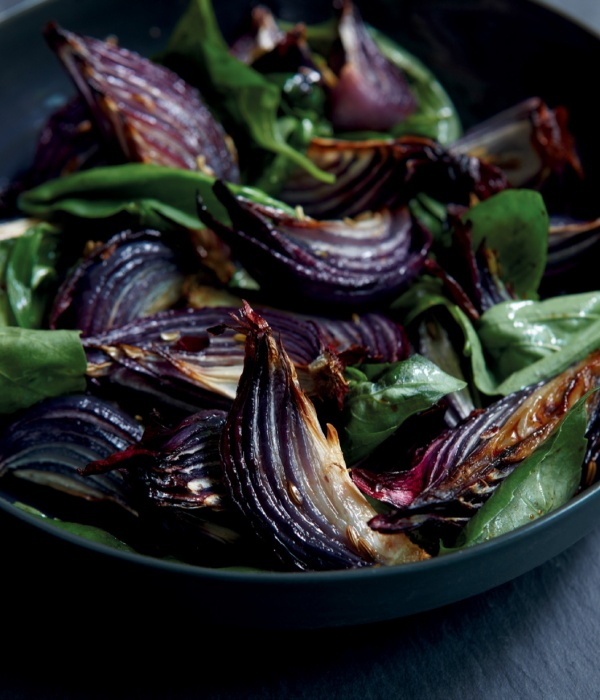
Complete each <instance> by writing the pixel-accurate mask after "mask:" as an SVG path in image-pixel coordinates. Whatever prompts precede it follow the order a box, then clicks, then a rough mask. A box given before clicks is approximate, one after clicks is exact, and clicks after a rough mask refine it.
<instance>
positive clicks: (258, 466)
mask: <svg viewBox="0 0 600 700" xmlns="http://www.w3.org/2000/svg"><path fill="white" fill-rule="evenodd" d="M238 329H239V331H240V332H243V333H245V334H246V336H247V341H246V359H245V363H244V372H243V374H242V377H241V379H240V385H239V390H238V394H237V396H236V400H235V402H234V405H233V408H232V410H231V412H230V413H229V416H228V418H227V423H226V426H225V430H224V433H223V439H222V443H221V454H222V457H223V461H224V466H225V478H226V481H227V483H228V484H229V487H230V492H231V496H232V498H233V500H234V502H235V503H236V504H237V506H238V507H239V509H240V510H241V511H242V513H243V514H244V516H245V517H246V518H247V519H248V520H249V522H250V524H251V525H252V527H253V528H254V529H255V531H256V532H257V534H259V536H260V537H261V538H263V539H264V540H266V541H267V542H268V543H269V544H270V545H271V546H272V547H273V549H274V550H275V551H276V553H277V554H278V556H279V557H280V558H281V559H282V561H284V562H286V563H287V564H288V565H290V566H294V567H295V568H298V569H313V570H319V569H337V568H346V567H352V566H355V567H356V566H368V565H371V564H374V563H380V564H393V563H400V562H404V561H415V560H419V559H422V558H425V556H426V555H425V554H424V553H423V552H422V551H421V550H420V548H419V547H417V546H416V545H414V544H412V543H411V542H410V540H408V538H406V537H405V536H404V535H400V536H391V537H389V536H384V537H382V536H381V535H378V534H377V533H375V532H373V531H372V530H370V528H369V527H367V526H366V523H367V521H368V520H369V518H371V517H373V515H374V514H375V511H374V510H373V508H372V506H371V505H370V504H369V503H368V501H367V500H366V499H365V497H364V496H363V495H362V494H361V493H360V491H359V490H358V489H357V488H356V487H355V486H354V484H353V483H352V481H351V479H350V477H349V474H348V471H347V469H346V466H345V463H344V458H343V455H342V452H341V449H340V446H339V441H338V438H337V433H336V431H335V429H334V428H333V427H332V426H328V427H327V434H326V435H325V434H323V432H322V430H321V427H320V425H319V421H318V418H317V415H316V412H315V409H314V406H313V404H312V403H311V402H310V401H309V400H308V398H307V397H306V395H305V394H304V393H303V391H302V390H301V389H300V386H299V384H298V381H297V378H296V373H295V370H294V367H293V365H292V364H291V362H290V360H289V358H288V356H287V354H286V353H285V350H284V349H283V348H282V346H281V344H280V343H279V342H278V341H277V340H276V338H275V337H274V335H273V333H272V331H271V329H270V328H269V326H268V324H267V323H266V321H265V320H264V319H263V318H261V317H260V316H259V315H258V314H256V313H255V312H254V311H253V310H252V309H251V308H250V307H249V306H247V305H246V306H245V308H244V309H243V310H242V311H241V312H240V315H239V319H238Z"/></svg>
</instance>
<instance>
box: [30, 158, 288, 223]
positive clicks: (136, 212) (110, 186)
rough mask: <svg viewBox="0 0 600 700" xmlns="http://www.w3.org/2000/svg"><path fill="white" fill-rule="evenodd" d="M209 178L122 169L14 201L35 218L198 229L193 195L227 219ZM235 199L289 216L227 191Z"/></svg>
mask: <svg viewBox="0 0 600 700" xmlns="http://www.w3.org/2000/svg"><path fill="white" fill-rule="evenodd" d="M214 182H215V179H214V178H213V177H210V176H208V175H205V174H204V173H201V172H198V171H191V170H182V169H179V168H168V167H164V166H160V165H150V164H147V163H127V164H125V165H112V166H107V167H102V168H92V169H90V170H85V171H82V172H79V173H74V174H72V175H67V176H66V177H61V178H57V179H56V180H50V181H49V182H45V183H43V184H42V185H39V186H38V187H36V188H34V189H32V190H29V191H28V192H25V193H24V194H22V195H21V197H20V198H19V206H20V207H21V209H22V210H23V211H24V212H26V213H28V214H30V215H32V216H36V217H38V218H43V219H52V218H55V217H56V216H57V215H59V214H69V215H71V216H75V217H81V218H85V219H102V218H107V217H112V216H117V215H118V214H129V215H130V216H132V217H133V218H134V219H135V220H136V221H137V222H138V223H139V225H141V226H146V227H151V228H157V229H159V230H164V229H165V227H168V226H169V222H174V223H176V224H179V225H180V226H186V227H188V228H193V229H199V228H204V225H203V224H202V223H201V222H200V220H199V219H198V216H197V210H196V195H197V194H199V195H200V196H201V197H202V199H203V201H204V203H205V204H206V206H207V207H208V208H209V209H210V211H211V212H212V213H213V214H214V215H215V216H216V217H217V218H218V219H220V220H221V221H228V220H229V217H228V215H227V212H226V210H225V208H224V207H223V205H222V204H221V203H220V202H219V201H218V200H217V198H216V197H215V196H214V194H213V191H212V186H213V184H214ZM230 187H231V189H232V190H233V191H234V192H235V193H236V194H240V195H243V196H244V197H248V198H249V199H252V200H254V201H257V202H262V203H263V204H270V205H272V206H275V207H278V208H280V209H284V210H285V211H289V212H290V213H292V210H291V209H290V208H289V207H288V206H287V205H285V204H283V203H282V202H279V201H277V200H274V199H272V198H271V197H269V196H268V195H266V194H265V193H264V192H261V191H260V190H256V189H253V188H250V187H243V186H241V185H230Z"/></svg>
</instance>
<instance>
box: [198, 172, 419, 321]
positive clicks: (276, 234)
mask: <svg viewBox="0 0 600 700" xmlns="http://www.w3.org/2000/svg"><path fill="white" fill-rule="evenodd" d="M214 190H215V194H216V195H217V197H218V198H219V199H220V200H221V202H222V203H223V205H224V206H225V207H226V208H227V211H228V213H229V215H230V218H231V220H232V227H229V226H225V225H224V224H222V223H221V222H219V221H218V220H217V219H215V218H214V217H213V216H212V215H211V214H210V213H209V212H208V210H207V209H206V207H204V205H203V204H202V202H199V217H200V219H201V220H202V221H203V223H204V224H205V225H206V226H208V227H210V228H211V229H212V230H214V231H215V232H216V233H217V234H218V235H219V236H220V237H221V238H222V239H223V240H224V241H225V242H226V243H227V244H228V245H229V246H230V247H231V249H232V251H233V254H234V255H236V256H237V257H238V258H239V259H240V261H241V262H242V264H243V265H244V266H245V267H246V269H247V270H248V271H249V272H250V274H251V275H252V276H253V277H254V278H255V279H256V280H257V281H258V283H259V284H260V285H261V290H263V291H264V292H265V294H274V295H276V298H281V296H282V295H285V299H286V301H287V302H288V304H290V305H292V306H296V307H298V306H300V308H302V307H304V308H307V307H310V306H313V307H314V303H315V302H317V303H319V304H320V305H321V307H323V306H326V305H329V306H331V307H332V308H336V307H344V306H346V307H348V306H352V307H353V308H356V307H357V306H359V307H368V306H370V305H373V304H375V303H378V302H384V301H388V300H390V299H392V298H394V297H395V296H396V295H397V294H398V293H399V292H400V291H402V290H403V289H404V288H406V286H407V285H408V284H409V283H410V282H411V281H412V280H413V279H414V278H415V277H416V276H417V275H418V273H419V271H420V269H421V267H422V265H423V262H424V260H425V258H426V256H427V254H428V252H429V248H430V246H431V235H430V234H429V232H428V231H426V230H425V229H424V228H423V227H422V226H421V225H420V224H419V223H418V222H417V221H415V220H414V219H413V218H412V217H411V216H410V214H409V212H408V210H406V209H400V210H398V211H395V212H390V213H387V212H386V213H382V214H380V216H382V217H385V222H386V225H385V229H384V231H383V233H381V232H380V233H379V237H378V238H373V237H372V236H367V235H364V236H362V237H361V236H360V233H361V231H360V229H359V228H358V224H356V223H355V224H352V223H346V222H325V221H323V222H319V221H314V220H307V219H295V218H293V217H290V216H289V215H287V214H285V213H284V212H280V211H277V210H274V209H268V208H266V207H260V206H257V205H253V204H252V203H251V202H248V201H246V200H243V199H239V198H236V197H235V196H234V195H233V194H232V193H231V192H230V191H229V189H228V188H227V187H226V186H225V185H224V184H223V183H220V182H217V183H215V186H214ZM374 216H375V215H374ZM373 221H374V223H375V224H377V222H378V221H379V219H373ZM334 226H335V227H336V229H335V230H332V229H333V227H334Z"/></svg>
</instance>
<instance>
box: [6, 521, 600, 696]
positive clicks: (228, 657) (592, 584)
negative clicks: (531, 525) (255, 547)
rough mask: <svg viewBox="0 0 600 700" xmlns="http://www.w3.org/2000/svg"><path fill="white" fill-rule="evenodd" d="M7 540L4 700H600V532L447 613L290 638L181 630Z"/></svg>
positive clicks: (90, 569) (63, 550)
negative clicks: (509, 699) (599, 653)
mask: <svg viewBox="0 0 600 700" xmlns="http://www.w3.org/2000/svg"><path fill="white" fill-rule="evenodd" d="M0 532H2V538H1V542H0V561H1V562H2V564H1V571H2V574H1V575H2V585H1V590H2V592H3V595H2V602H3V604H2V647H3V649H2V653H1V654H0V697H1V698H2V699H3V700H17V699H19V700H20V699H21V698H27V699H29V698H44V699H45V700H54V699H55V698H56V700H58V699H61V700H62V699H64V700H71V699H75V698H98V699H100V698H107V697H111V698H136V697H139V698H192V697H202V698H210V699H213V698H214V699H215V700H216V699H219V698H238V697H239V698H248V699H255V698H256V699H257V700H258V699H260V700H271V699H273V700H275V699H279V698H295V699H298V700H303V699H305V698H306V699H307V700H309V699H312V698H344V699H346V700H349V699H350V698H361V699H363V700H369V699H371V698H373V699H375V698H385V697H390V698H427V699H432V700H433V699H437V698H440V699H442V698H443V699H444V700H452V699H453V698H457V699H458V698H484V697H485V698H486V699H488V700H496V699H498V700H500V699H503V698H507V697H511V696H513V697H518V698H522V699H527V700H529V699H530V698H531V699H533V698H561V699H563V698H596V697H598V690H597V689H598V687H599V681H600V672H599V671H598V668H597V663H596V658H595V657H596V645H597V640H598V636H599V635H598V631H599V630H600V594H599V590H598V589H599V586H598V584H599V582H600V540H599V539H598V531H597V530H596V531H594V532H592V533H591V534H590V535H588V536H587V537H586V538H584V539H583V540H581V541H580V542H579V543H577V544H576V545H575V546H573V547H571V548H570V549H569V550H567V551H566V552H564V553H563V554H561V555H559V556H558V557H555V558H554V559H552V560H550V561H549V562H547V563H546V564H544V565H543V566H540V567H538V568H537V569H535V570H533V571H531V572H529V573H528V574H525V575H523V576H521V577H519V578H518V579H516V580H514V581H512V582H510V583H507V584H504V585H503V586H500V587H498V588H496V589H494V590H492V591H489V592H488V593H485V594H482V595H479V596H475V597H473V598H471V599H469V600H466V601H463V602H460V603H456V604H454V605H450V606H447V607H445V608H441V609H439V610H433V611H430V612H427V613H422V614H419V615H414V616H412V617H407V618H403V619H399V620H393V621H390V622H386V623H378V624H373V625H364V626H361V627H348V628H340V629H329V630H328V629H325V630H314V631H310V630H309V631H306V630H302V631H276V632H274V631H264V630H248V629H236V628H231V627H221V626H218V625H207V624H205V623H203V617H202V608H203V607H204V606H205V605H210V601H202V600H199V601H197V606H196V607H195V608H194V609H190V611H189V616H185V615H181V613H179V615H178V617H177V618H175V619H174V618H173V617H172V616H170V615H169V600H165V599H163V598H162V597H161V595H160V591H156V590H153V591H152V594H151V595H148V594H147V593H146V592H145V591H144V590H143V589H142V587H141V586H140V582H139V580H138V579H127V578H112V577H111V573H110V569H105V570H103V571H102V572H101V574H99V572H98V571H95V568H94V567H96V566H97V561H94V559H93V557H92V558H91V559H88V558H86V557H85V556H83V557H82V556H81V552H80V551H79V550H78V549H76V548H74V547H72V546H67V545H64V544H63V543H61V542H59V541H58V540H57V541H53V540H52V539H50V538H48V537H41V536H40V534H39V533H37V532H34V531H32V530H30V529H29V528H28V527H25V526H24V525H23V524H22V523H20V522H19V521H17V520H15V519H13V518H9V517H8V516H6V514H4V513H1V512H0ZM94 580H97V582H98V585H97V586H95V585H94ZM149 583H150V582H149ZM149 587H150V588H151V584H150V585H149Z"/></svg>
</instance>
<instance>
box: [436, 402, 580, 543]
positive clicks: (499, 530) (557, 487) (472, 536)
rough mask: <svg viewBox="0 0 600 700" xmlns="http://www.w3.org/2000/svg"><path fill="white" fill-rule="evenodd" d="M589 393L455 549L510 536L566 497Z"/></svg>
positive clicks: (576, 477)
mask: <svg viewBox="0 0 600 700" xmlns="http://www.w3.org/2000/svg"><path fill="white" fill-rule="evenodd" d="M590 393H591V392H588V394H586V396H584V397H582V398H581V399H580V400H579V401H578V402H577V403H576V404H575V405H574V406H573V407H572V408H571V409H570V411H569V412H568V413H567V415H566V417H565V419H564V420H563V421H562V423H561V424H560V426H559V427H558V428H557V429H556V430H555V431H554V433H553V434H552V435H551V436H550V437H549V438H548V439H547V440H546V441H545V442H544V443H543V444H542V445H541V446H540V447H539V448H538V449H537V450H536V451H535V452H534V453H533V454H532V455H531V456H529V457H528V458H527V459H525V460H524V461H523V462H522V463H521V464H520V465H519V466H518V467H517V468H516V469H515V471H514V472H513V473H512V474H511V475H510V476H508V477H507V478H506V479H505V480H504V481H503V482H502V483H501V484H500V486H499V487H498V488H497V489H496V491H494V493H493V494H492V496H491V497H490V498H489V500H488V501H487V502H486V503H485V504H484V505H483V506H482V507H481V509H480V510H479V511H478V512H477V514H476V515H475V516H473V518H471V520H470V521H469V522H468V523H467V525H466V527H465V528H464V529H463V530H462V532H461V533H460V535H459V537H458V540H457V546H458V547H470V546H472V545H474V544H479V543H480V542H486V541H487V540H489V539H492V538H493V537H498V536H499V535H503V534H505V533H507V532H510V531H511V530H514V529H515V528H517V527H520V526H521V525H525V524H527V523H529V522H531V521H533V520H535V519H536V518H539V517H540V516H542V515H545V514H546V513H550V512H551V511H553V510H555V509H556V508H558V507H559V506H561V505H563V504H564V503H566V502H567V501H569V499H571V498H572V496H573V495H574V494H575V492H576V491H577V488H578V486H579V482H580V479H581V465H582V462H583V458H584V455H585V450H586V446H587V439H586V437H585V433H586V430H587V420H588V419H587V410H586V403H587V398H588V396H589V394H590ZM445 551H448V550H445Z"/></svg>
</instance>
